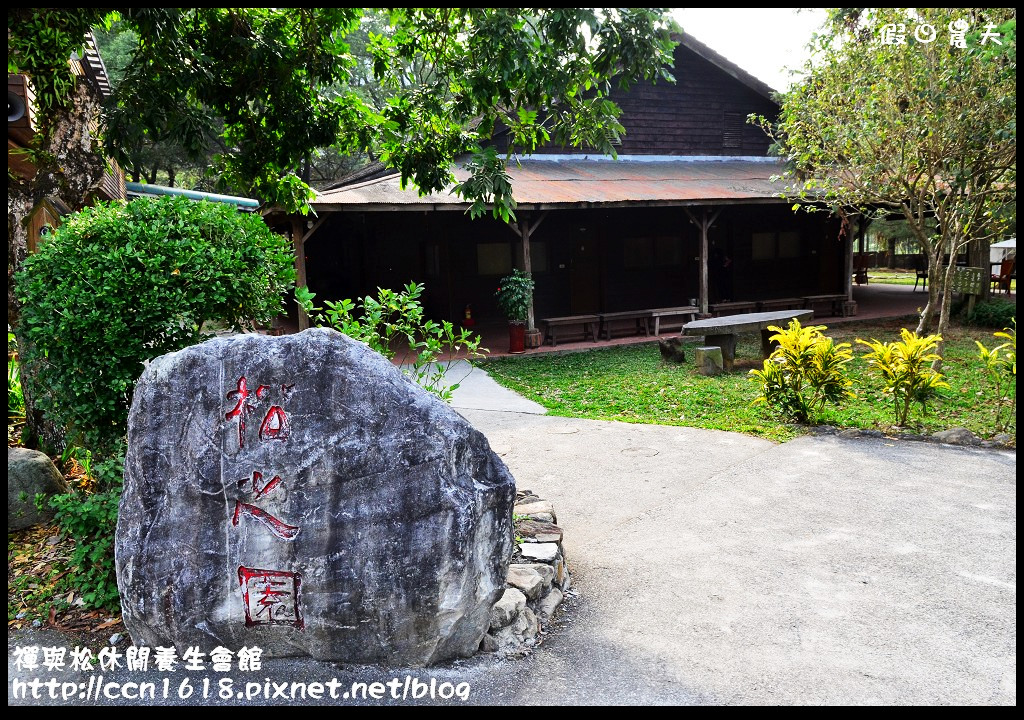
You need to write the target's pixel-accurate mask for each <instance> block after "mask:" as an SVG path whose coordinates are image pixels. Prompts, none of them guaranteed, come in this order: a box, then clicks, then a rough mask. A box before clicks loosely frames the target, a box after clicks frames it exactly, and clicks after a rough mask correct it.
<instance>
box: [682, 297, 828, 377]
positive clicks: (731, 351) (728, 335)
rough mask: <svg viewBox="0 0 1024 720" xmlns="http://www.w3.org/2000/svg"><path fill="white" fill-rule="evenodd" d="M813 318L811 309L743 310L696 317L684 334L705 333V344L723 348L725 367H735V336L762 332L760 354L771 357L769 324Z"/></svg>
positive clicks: (729, 368)
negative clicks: (740, 312) (737, 313)
mask: <svg viewBox="0 0 1024 720" xmlns="http://www.w3.org/2000/svg"><path fill="white" fill-rule="evenodd" d="M813 317H814V311H812V310H778V311H775V312H760V313H743V314H740V315H728V316H726V317H716V318H708V319H707V320H696V321H694V322H690V323H686V324H685V325H683V335H703V336H704V344H705V345H708V346H718V347H720V348H722V361H723V362H724V364H725V369H726V370H732V366H733V361H734V360H735V359H736V336H737V335H738V334H739V333H744V332H758V331H759V332H760V333H761V354H762V355H763V356H764V357H768V356H769V355H771V353H772V343H771V336H772V335H774V333H773V332H772V331H770V330H769V329H768V326H769V325H776V326H778V327H785V326H786V325H788V324H789V321H790V320H793V319H794V318H795V319H797V320H800V321H801V322H805V321H807V320H810V319H811V318H813Z"/></svg>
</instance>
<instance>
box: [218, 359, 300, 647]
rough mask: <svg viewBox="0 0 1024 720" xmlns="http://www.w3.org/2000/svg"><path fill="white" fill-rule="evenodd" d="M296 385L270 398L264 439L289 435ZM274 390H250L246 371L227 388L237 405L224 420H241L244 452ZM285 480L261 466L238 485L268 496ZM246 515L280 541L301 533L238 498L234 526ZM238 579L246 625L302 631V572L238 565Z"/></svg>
mask: <svg viewBox="0 0 1024 720" xmlns="http://www.w3.org/2000/svg"><path fill="white" fill-rule="evenodd" d="M294 387H295V386H294V385H284V384H282V385H281V386H280V388H281V400H280V404H276V403H271V404H270V407H269V408H268V409H267V410H266V412H265V413H264V414H263V420H262V422H260V424H259V432H258V433H257V435H256V437H257V439H258V441H259V442H267V441H272V440H287V439H288V436H289V434H290V429H289V418H288V414H287V413H286V412H285V410H284V407H283V404H284V400H285V399H287V397H288V395H289V394H290V393H291V391H292V390H293V389H294ZM273 389H274V388H273V387H272V386H270V385H259V386H257V387H256V389H255V390H250V389H249V381H248V379H247V378H246V377H245V376H244V375H242V376H241V377H239V378H238V381H237V383H236V384H235V389H234V390H231V391H230V392H228V393H227V395H226V397H227V399H228V400H230V401H232V402H234V407H233V408H231V409H230V410H229V411H228V412H226V413H225V414H224V419H225V420H227V421H232V420H234V421H235V422H236V423H237V430H238V450H239V451H241V450H244V449H245V446H246V443H245V440H246V424H247V421H248V419H249V416H250V415H252V414H253V413H261V412H263V410H262V407H261V406H265V405H264V402H269V401H270V395H271V393H272V391H273ZM256 417H259V415H257V416H256ZM251 439H252V438H251V437H250V440H251ZM282 485H283V482H282V480H281V476H280V475H274V476H273V477H272V478H270V480H267V481H264V479H263V473H261V472H257V471H254V472H253V473H252V474H251V475H250V476H249V477H245V478H243V479H241V480H239V481H238V488H239V490H240V491H243V492H246V491H248V492H250V493H251V494H252V495H253V498H254V499H255V500H260V499H262V498H266V497H267V496H269V495H271V494H272V493H273V492H274V491H275V490H277V489H278V488H280V487H282ZM246 517H247V518H251V519H252V520H255V521H256V522H258V523H259V524H260V525H262V526H263V527H265V528H266V529H267V530H269V531H270V532H271V534H273V535H274V537H276V538H278V539H280V540H286V541H288V540H294V539H295V537H296V536H297V535H298V534H299V529H300V528H299V527H298V526H295V525H289V524H288V523H286V522H283V521H282V520H280V519H279V518H277V517H274V516H273V515H271V514H270V513H268V512H267V511H266V510H264V509H263V508H260V507H257V506H256V505H254V504H251V503H247V502H242V500H240V499H237V498H236V499H235V508H234V512H233V513H232V514H231V520H230V521H231V525H232V526H233V527H237V526H238V524H239V522H241V520H242V518H246ZM238 583H239V589H240V590H241V593H242V606H243V608H244V610H245V624H246V627H253V626H256V625H288V626H292V627H296V628H298V629H300V630H301V629H302V628H303V621H302V611H301V608H300V605H299V589H300V587H301V585H302V578H301V576H300V575H299V573H297V572H290V571H287V570H263V569H259V568H250V567H246V566H245V565H239V566H238Z"/></svg>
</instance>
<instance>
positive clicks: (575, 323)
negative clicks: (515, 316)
mask: <svg viewBox="0 0 1024 720" xmlns="http://www.w3.org/2000/svg"><path fill="white" fill-rule="evenodd" d="M541 323H542V324H543V325H544V335H545V342H550V343H551V346H552V347H554V346H555V345H558V335H559V334H560V333H559V330H561V329H563V328H565V329H567V330H568V331H569V332H570V334H577V333H572V332H571V331H572V329H573V328H578V329H579V330H580V331H581V332H582V333H583V339H584V340H586V339H587V336H588V335H589V336H590V339H591V340H593V341H594V342H597V332H598V328H599V327H600V326H601V316H600V315H566V316H565V317H556V318H543V319H541Z"/></svg>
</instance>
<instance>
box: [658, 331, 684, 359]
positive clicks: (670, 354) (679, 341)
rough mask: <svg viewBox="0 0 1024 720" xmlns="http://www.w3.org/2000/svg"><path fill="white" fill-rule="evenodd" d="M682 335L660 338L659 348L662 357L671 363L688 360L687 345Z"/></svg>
mask: <svg viewBox="0 0 1024 720" xmlns="http://www.w3.org/2000/svg"><path fill="white" fill-rule="evenodd" d="M684 342H685V341H684V340H683V338H681V337H670V338H661V339H659V340H658V349H659V350H661V359H662V360H664V361H665V362H670V363H677V364H678V363H684V362H686V347H685V345H684Z"/></svg>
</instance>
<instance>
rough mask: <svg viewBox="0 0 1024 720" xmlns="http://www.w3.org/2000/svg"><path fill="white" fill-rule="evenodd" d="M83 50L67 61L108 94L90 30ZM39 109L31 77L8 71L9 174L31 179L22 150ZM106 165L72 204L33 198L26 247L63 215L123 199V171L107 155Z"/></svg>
mask: <svg viewBox="0 0 1024 720" xmlns="http://www.w3.org/2000/svg"><path fill="white" fill-rule="evenodd" d="M83 47H84V53H83V55H82V56H81V57H79V56H78V55H77V54H75V55H72V57H71V58H70V59H69V61H68V63H69V65H70V67H71V72H72V74H73V75H75V76H76V77H80V78H84V79H85V80H86V82H89V83H90V84H92V85H93V87H94V88H95V89H96V91H97V92H98V93H99V95H100V97H102V98H104V99H105V98H107V97H109V96H110V93H111V87H110V80H109V78H108V77H107V69H106V67H105V66H104V64H103V59H102V58H101V57H100V54H99V51H98V50H97V49H96V38H95V37H93V35H92V33H89V34H87V35H86V37H85V39H84V44H83ZM38 112H39V109H38V108H36V106H35V95H34V93H33V90H32V81H31V78H29V77H28V76H26V75H20V74H8V76H7V171H8V173H9V174H10V175H12V176H14V177H16V178H19V179H22V180H29V181H31V180H32V179H33V178H34V177H35V174H36V168H35V166H34V165H33V164H32V162H31V160H30V159H29V156H28V154H27V153H26V152H25V150H26V149H27V148H28V147H30V145H31V144H32V142H33V140H34V138H35V134H36V129H37V126H38V124H39V121H40V118H39V117H38V116H37V114H38ZM98 122H99V120H98V118H97V119H94V120H93V125H92V126H91V127H90V128H89V131H90V133H89V134H90V135H91V136H95V135H97V134H98V130H99V127H98ZM107 162H108V167H107V169H106V171H105V172H104V173H103V176H102V177H101V178H100V180H99V182H98V183H97V184H96V186H95V187H94V188H92V190H91V191H90V192H89V193H88V194H87V195H86V196H85V197H82V198H76V200H80V202H79V203H78V204H77V205H76V206H75V207H69V206H68V205H67V204H65V202H63V201H62V200H61V199H60V198H58V197H54V196H47V197H43V198H42V199H41V200H39V201H38V202H36V204H35V206H34V207H33V209H32V213H31V215H30V217H29V222H28V228H27V230H28V237H27V241H26V244H27V248H28V252H30V253H32V252H35V249H36V246H37V245H38V243H39V240H40V238H41V237H44V236H45V235H46V233H47V232H49V231H50V230H51V229H53V228H56V227H58V226H59V225H60V224H61V222H62V219H61V218H63V216H64V215H67V214H69V213H71V212H74V211H76V210H80V209H81V208H83V207H86V206H88V205H91V204H93V203H94V202H96V201H100V200H124V199H125V197H126V195H125V186H124V172H123V171H122V170H121V168H120V167H118V165H117V163H116V162H114V161H113V160H111V159H109V158H108V161H107Z"/></svg>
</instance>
